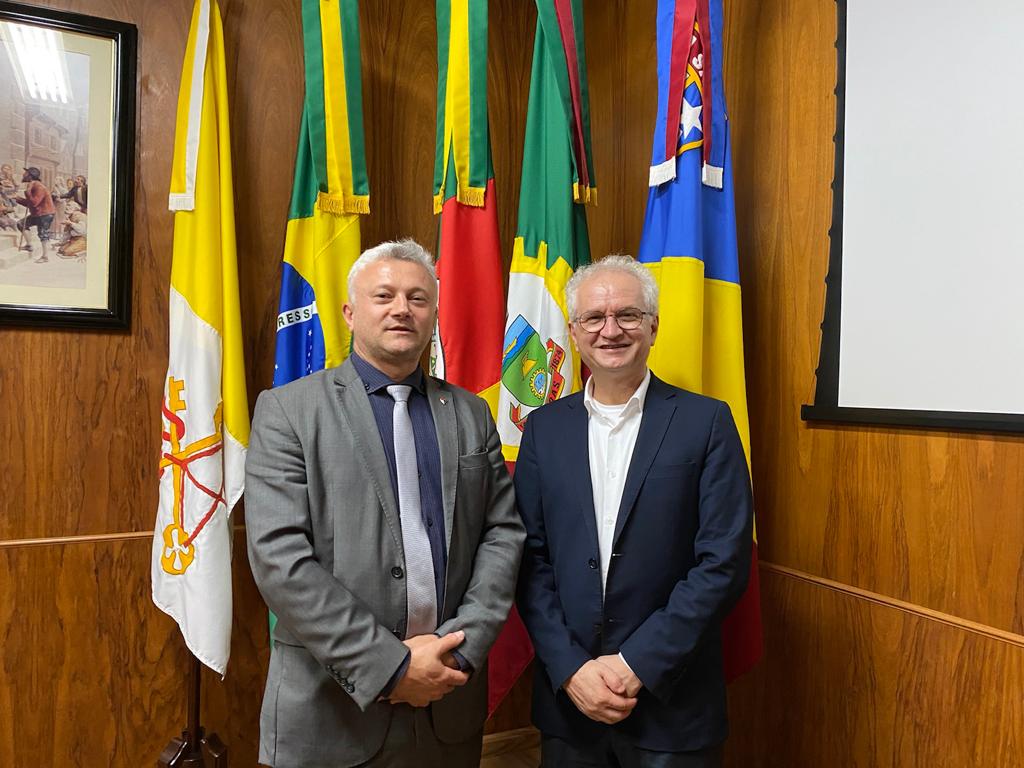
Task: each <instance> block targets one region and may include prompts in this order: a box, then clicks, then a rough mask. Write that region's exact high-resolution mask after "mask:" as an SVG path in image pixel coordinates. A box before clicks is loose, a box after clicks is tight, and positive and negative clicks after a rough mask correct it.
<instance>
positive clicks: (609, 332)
mask: <svg viewBox="0 0 1024 768" xmlns="http://www.w3.org/2000/svg"><path fill="white" fill-rule="evenodd" d="M622 333H623V331H622V329H621V328H619V321H618V320H616V319H615V315H607V316H606V317H605V319H604V325H602V326H601V330H600V331H599V335H600V336H601V338H604V339H614V338H617V337H619V336H621V335H622Z"/></svg>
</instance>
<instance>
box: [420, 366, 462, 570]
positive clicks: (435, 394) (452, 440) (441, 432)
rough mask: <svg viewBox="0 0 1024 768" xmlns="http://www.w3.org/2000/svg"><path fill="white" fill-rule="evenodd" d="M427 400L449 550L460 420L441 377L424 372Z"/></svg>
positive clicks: (453, 510)
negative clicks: (435, 446)
mask: <svg viewBox="0 0 1024 768" xmlns="http://www.w3.org/2000/svg"><path fill="white" fill-rule="evenodd" d="M427 400H428V401H429V402H430V413H431V414H432V415H433V417H434V429H435V430H437V447H438V450H439V452H440V454H441V499H442V501H443V503H444V536H445V550H447V551H451V546H452V527H453V525H454V522H455V487H456V484H457V483H458V481H459V424H458V420H457V419H456V417H455V401H454V399H453V398H452V393H451V391H450V390H449V389H448V387H447V386H446V385H445V383H444V382H443V381H438V380H437V379H435V378H433V377H432V376H427Z"/></svg>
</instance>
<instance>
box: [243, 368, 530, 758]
mask: <svg viewBox="0 0 1024 768" xmlns="http://www.w3.org/2000/svg"><path fill="white" fill-rule="evenodd" d="M427 396H428V398H429V400H430V408H431V412H432V413H433V417H434V424H435V426H436V428H437V438H438V446H439V448H440V453H441V486H442V496H443V501H444V514H445V533H446V536H447V543H448V572H447V574H446V588H445V600H444V606H443V608H442V612H441V621H442V623H441V626H440V627H438V630H437V632H438V634H444V633H447V632H453V631H455V630H459V629H462V630H465V632H466V640H465V642H464V643H463V644H462V645H461V646H460V647H459V652H460V653H461V654H462V655H463V656H464V657H465V659H466V660H467V661H469V663H470V664H472V665H473V669H474V670H475V671H474V673H473V675H472V676H471V678H470V681H469V682H468V683H467V684H466V685H465V686H463V687H461V688H458V689H456V690H455V691H454V692H453V693H451V694H449V695H448V696H446V697H445V698H444V699H442V700H441V701H439V702H436V703H434V704H432V705H431V707H432V710H433V712H432V715H433V722H434V728H435V731H436V733H437V736H438V738H439V739H441V740H442V741H445V742H448V743H456V742H459V741H463V740H465V739H466V738H469V737H470V736H472V735H473V734H475V733H476V732H477V731H478V730H479V729H480V727H481V725H482V724H483V721H484V719H485V717H486V714H487V713H486V706H487V667H486V659H487V652H488V651H489V650H490V647H491V645H492V644H493V643H494V640H495V638H496V637H497V635H498V632H499V631H500V629H501V626H502V624H503V622H504V620H505V618H506V616H507V614H508V611H509V608H510V606H511V604H512V598H513V592H514V589H515V580H516V574H517V572H518V567H519V558H520V556H521V554H522V547H523V539H524V530H523V525H522V522H521V521H520V519H519V515H518V513H517V512H516V509H515V502H514V497H513V490H512V482H511V480H510V478H509V476H508V472H507V471H506V469H505V464H504V461H503V459H502V455H501V444H500V441H499V439H498V435H497V432H496V430H495V427H494V422H493V420H492V419H491V415H490V412H489V411H488V408H487V404H486V403H485V402H484V401H483V400H481V399H480V398H478V397H476V396H475V395H473V394H471V393H469V392H467V391H465V390H463V389H460V388H458V387H455V386H452V385H450V384H447V383H445V382H443V381H438V380H437V379H433V378H431V377H427ZM245 518H246V533H247V537H248V543H249V560H250V564H251V566H252V572H253V576H254V577H255V579H256V584H257V586H258V587H259V589H260V592H261V593H262V595H263V598H264V599H265V600H266V602H267V605H268V606H269V607H270V609H271V610H272V611H273V612H274V613H275V614H276V615H277V619H278V623H277V627H276V628H275V630H274V649H273V651H272V653H271V657H270V670H269V673H268V678H267V688H266V693H265V696H264V700H263V710H262V714H261V716H260V761H261V762H264V763H267V764H268V765H273V766H276V768H291V767H292V766H295V767H298V766H301V767H302V768H317V767H318V766H324V767H325V768H327V767H329V768H343V767H344V766H352V765H356V764H358V763H361V762H364V761H366V760H368V759H369V758H370V757H372V756H373V755H374V754H375V753H376V752H377V750H378V749H380V746H381V744H382V743H383V741H384V737H385V735H386V733H387V730H388V725H389V723H390V721H391V713H392V709H393V705H391V704H388V703H386V702H379V701H377V698H378V694H379V693H380V691H381V689H382V688H383V687H384V685H385V684H386V683H387V681H388V679H389V678H390V677H391V675H392V674H393V673H394V672H395V670H396V669H397V668H398V666H399V664H400V663H401V661H402V659H403V658H404V656H405V654H406V646H405V645H403V644H402V641H401V639H400V638H402V637H404V633H405V615H406V583H405V578H404V571H405V562H404V559H405V558H404V554H403V550H402V528H401V524H400V523H399V519H398V505H397V503H396V501H395V498H394V493H393V491H392V488H391V481H390V477H389V474H388V465H387V459H386V457H385V454H384V448H383V446H382V444H381V439H380V433H379V431H378V430H377V425H376V422H375V421H374V419H373V412H372V410H371V408H370V402H369V399H368V397H367V394H366V392H365V390H364V387H363V384H362V381H361V379H360V378H359V376H358V374H357V373H356V371H355V368H354V367H353V366H352V363H351V362H348V361H347V362H345V363H343V364H342V365H340V366H338V367H337V368H333V369H329V370H326V371H321V372H319V373H316V374H313V375H311V376H307V377H305V378H303V379H299V380H298V381H295V382H292V383H291V384H288V385H286V386H283V387H279V388H277V389H272V390H267V391H265V392H263V393H261V394H260V396H259V399H258V400H257V402H256V413H255V416H254V417H253V429H252V437H251V440H250V444H249V453H248V459H247V461H246V486H245ZM399 569H401V570H399Z"/></svg>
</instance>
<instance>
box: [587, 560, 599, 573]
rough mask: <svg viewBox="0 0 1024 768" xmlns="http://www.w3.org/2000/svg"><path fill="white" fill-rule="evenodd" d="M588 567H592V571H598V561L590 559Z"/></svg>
mask: <svg viewBox="0 0 1024 768" xmlns="http://www.w3.org/2000/svg"><path fill="white" fill-rule="evenodd" d="M587 565H588V566H589V567H590V569H591V570H593V571H596V570H597V560H595V559H594V558H590V559H589V560H587Z"/></svg>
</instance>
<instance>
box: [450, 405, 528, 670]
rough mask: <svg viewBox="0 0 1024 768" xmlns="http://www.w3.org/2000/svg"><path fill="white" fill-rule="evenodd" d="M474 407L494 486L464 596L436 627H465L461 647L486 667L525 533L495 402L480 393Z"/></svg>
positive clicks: (511, 593)
mask: <svg viewBox="0 0 1024 768" xmlns="http://www.w3.org/2000/svg"><path fill="white" fill-rule="evenodd" d="M471 407H472V408H475V409H476V410H477V413H476V414H474V417H475V418H478V419H480V420H481V422H484V423H486V433H487V442H486V446H487V456H488V468H487V469H485V470H484V471H486V472H490V473H491V482H490V483H488V486H487V487H488V488H489V489H490V492H489V494H488V496H487V498H483V499H480V500H479V502H478V503H479V505H480V507H481V508H482V509H483V515H484V525H483V529H482V531H481V534H480V541H479V543H478V544H477V548H476V556H475V557H474V559H473V571H472V573H471V574H470V577H469V582H468V584H467V585H466V591H465V593H464V594H463V598H462V602H461V603H460V605H459V607H458V609H457V610H456V612H455V615H454V616H452V618H450V619H449V620H448V621H446V622H444V623H443V624H442V625H441V626H439V627H438V628H437V632H436V633H437V634H438V635H444V634H447V633H449V632H457V631H458V630H460V629H461V630H464V631H465V633H466V639H465V641H464V642H463V643H462V645H460V646H459V653H460V654H461V655H462V657H463V658H464V659H465V661H467V662H468V663H469V665H470V666H471V668H472V669H481V668H482V667H483V663H484V661H485V660H486V658H487V653H488V652H489V651H490V650H491V646H492V645H494V641H495V640H497V639H498V633H499V632H501V628H502V627H503V626H504V625H505V619H507V618H508V612H509V609H511V607H512V600H513V597H514V595H515V588H516V575H517V573H518V571H519V559H520V558H521V557H522V554H523V539H524V537H525V533H524V532H523V523H522V521H521V520H520V519H519V514H518V513H517V512H516V501H515V493H514V491H513V488H512V480H511V478H510V477H509V476H508V469H507V468H506V467H505V458H504V456H502V453H501V440H500V439H499V438H498V430H497V429H496V428H495V426H494V419H492V418H491V412H490V408H489V407H488V406H487V403H486V402H485V401H484V400H481V399H479V398H474V399H473V402H472V404H471ZM470 506H471V507H472V506H476V503H474V502H471V503H470Z"/></svg>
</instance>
